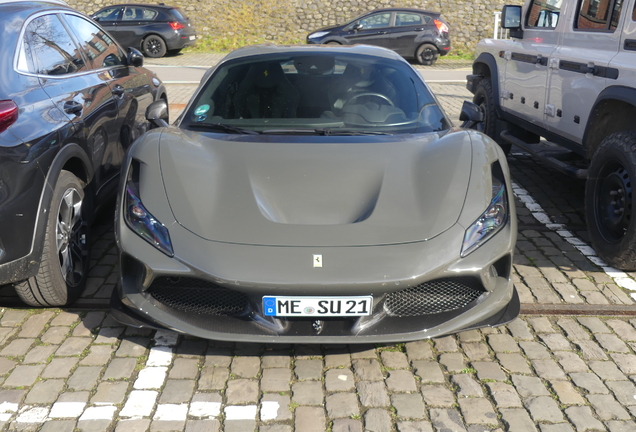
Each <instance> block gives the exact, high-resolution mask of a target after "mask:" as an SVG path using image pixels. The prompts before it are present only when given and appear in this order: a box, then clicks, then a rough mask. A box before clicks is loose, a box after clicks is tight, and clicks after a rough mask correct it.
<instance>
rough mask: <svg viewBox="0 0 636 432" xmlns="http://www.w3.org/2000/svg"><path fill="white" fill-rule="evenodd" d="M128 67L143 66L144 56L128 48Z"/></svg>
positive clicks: (134, 49) (136, 50)
mask: <svg viewBox="0 0 636 432" xmlns="http://www.w3.org/2000/svg"><path fill="white" fill-rule="evenodd" d="M126 58H127V60H128V66H133V67H141V66H143V65H144V56H143V55H142V54H141V53H140V52H139V50H138V49H136V48H128V56H127V57H126Z"/></svg>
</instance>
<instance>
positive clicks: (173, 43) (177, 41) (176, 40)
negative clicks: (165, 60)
mask: <svg viewBox="0 0 636 432" xmlns="http://www.w3.org/2000/svg"><path fill="white" fill-rule="evenodd" d="M196 43H197V35H196V33H193V32H187V33H186V32H175V34H174V35H173V36H172V37H170V38H166V46H167V48H168V50H177V49H183V48H185V47H189V46H193V45H195V44H196Z"/></svg>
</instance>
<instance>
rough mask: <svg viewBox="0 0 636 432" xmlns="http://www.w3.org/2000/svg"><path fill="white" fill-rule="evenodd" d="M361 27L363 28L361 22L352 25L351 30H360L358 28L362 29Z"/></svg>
mask: <svg viewBox="0 0 636 432" xmlns="http://www.w3.org/2000/svg"><path fill="white" fill-rule="evenodd" d="M361 28H362V24H360V23H355V24H354V25H353V27H351V30H353V31H358V30H360V29H361Z"/></svg>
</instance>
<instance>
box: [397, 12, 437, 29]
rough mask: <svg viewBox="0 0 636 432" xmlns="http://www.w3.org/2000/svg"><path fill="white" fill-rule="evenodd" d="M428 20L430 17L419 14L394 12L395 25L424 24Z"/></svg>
mask: <svg viewBox="0 0 636 432" xmlns="http://www.w3.org/2000/svg"><path fill="white" fill-rule="evenodd" d="M426 18H428V19H426ZM429 20H430V17H424V16H422V15H420V14H414V13H402V12H398V13H396V14H395V26H396V27H400V26H411V25H420V24H425V23H427V22H428V21H429Z"/></svg>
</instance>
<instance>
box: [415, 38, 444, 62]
mask: <svg viewBox="0 0 636 432" xmlns="http://www.w3.org/2000/svg"><path fill="white" fill-rule="evenodd" d="M438 57H439V51H438V50H437V47H436V46H435V45H433V44H429V43H425V44H422V45H420V46H419V47H418V48H417V51H416V52H415V60H417V62H418V63H419V64H421V65H423V66H431V65H432V64H433V63H435V62H436V61H437V58H438Z"/></svg>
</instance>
